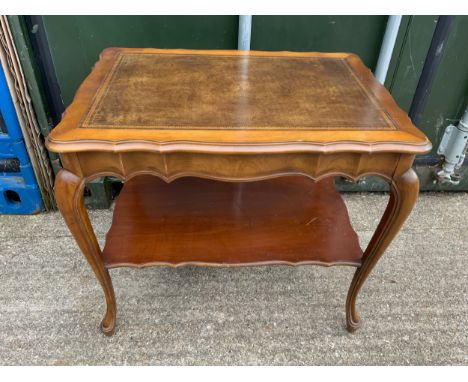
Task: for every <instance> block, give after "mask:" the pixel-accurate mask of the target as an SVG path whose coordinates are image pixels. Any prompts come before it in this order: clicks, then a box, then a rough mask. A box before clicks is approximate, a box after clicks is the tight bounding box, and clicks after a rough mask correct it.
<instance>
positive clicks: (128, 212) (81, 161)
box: [46, 48, 431, 335]
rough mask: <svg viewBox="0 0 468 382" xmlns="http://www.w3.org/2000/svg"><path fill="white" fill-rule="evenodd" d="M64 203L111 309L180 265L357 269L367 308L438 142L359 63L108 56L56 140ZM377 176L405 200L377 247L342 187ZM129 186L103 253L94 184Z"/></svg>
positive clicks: (206, 55)
mask: <svg viewBox="0 0 468 382" xmlns="http://www.w3.org/2000/svg"><path fill="white" fill-rule="evenodd" d="M46 145H47V148H48V149H49V150H51V151H55V152H58V153H59V154H60V159H61V162H62V165H63V168H62V169H61V170H60V171H59V173H58V174H57V176H56V180H55V195H56V199H57V205H58V207H59V209H60V211H61V213H62V215H63V217H64V220H65V222H66V223H67V225H68V227H69V229H70V231H71V232H72V234H73V236H74V238H75V240H76V242H77V244H78V245H79V247H80V249H81V251H82V252H83V254H84V255H85V257H86V259H87V260H88V262H89V264H90V265H91V267H92V269H93V271H94V273H95V275H96V277H97V279H98V280H99V282H100V284H101V286H102V288H103V291H104V295H105V298H106V313H105V316H104V319H103V320H102V323H101V328H102V331H103V332H104V333H105V334H107V335H111V334H113V333H114V330H115V325H116V301H115V294H114V289H113V285H112V280H111V277H110V274H109V269H111V268H115V267H122V266H129V267H136V268H141V267H146V266H154V265H165V266H171V267H177V266H182V265H207V266H245V265H270V264H286V265H302V264H317V265H322V266H332V265H348V266H354V267H356V271H355V273H354V277H353V279H352V281H351V285H350V287H349V290H348V297H347V300H346V327H347V329H348V330H349V331H351V332H352V331H355V330H356V329H357V328H358V327H359V326H360V318H359V315H358V313H357V311H356V307H355V303H356V298H357V295H358V293H359V291H360V289H361V287H362V285H363V284H364V282H365V280H366V279H367V276H368V275H369V273H370V272H371V271H372V269H373V268H374V266H375V265H376V263H377V262H378V260H379V258H380V257H381V256H382V255H383V253H384V251H385V250H386V248H387V247H388V246H389V245H390V243H391V242H392V240H393V238H394V237H395V236H396V235H397V233H398V231H399V229H400V228H401V226H402V225H403V223H404V222H405V220H406V218H407V217H408V216H409V214H410V212H411V210H412V208H413V206H414V204H415V202H416V199H417V195H418V192H419V180H418V177H417V175H416V173H415V172H414V170H413V169H412V164H413V161H414V158H415V155H417V154H423V153H426V152H428V151H429V150H430V149H431V143H430V142H429V140H428V139H427V137H426V136H425V135H424V134H423V133H422V132H421V131H419V130H418V129H417V128H416V127H415V126H414V125H413V124H412V123H411V121H410V119H409V118H408V116H407V115H406V114H405V113H404V112H403V111H402V110H401V109H400V108H399V107H398V106H397V105H396V103H395V101H394V100H393V98H392V97H391V95H390V94H389V92H388V91H387V90H386V89H385V87H384V86H382V85H381V84H380V83H379V82H378V81H377V80H376V79H375V78H374V77H373V75H372V73H371V71H370V70H369V69H368V68H366V67H365V65H364V64H363V63H362V61H361V60H360V59H359V57H357V56H356V55H354V54H349V53H314V52H303V53H298V52H260V51H249V52H241V51H213V50H202V51H195V50H182V49H176V50H170V49H133V48H132V49H130V48H108V49H106V50H105V51H104V52H103V53H102V54H101V56H100V59H99V61H98V62H97V63H96V65H95V66H94V68H93V70H92V71H91V73H90V74H89V76H88V77H87V78H86V79H85V80H84V82H83V84H82V85H81V86H80V88H79V90H78V91H77V93H76V96H75V98H74V100H73V102H72V103H71V105H70V106H69V107H68V108H67V109H66V112H65V113H64V116H63V119H62V121H61V122H60V123H59V125H58V126H57V127H56V128H55V129H54V130H53V131H52V132H51V133H50V134H49V136H48V137H47V139H46ZM368 175H376V176H379V177H381V178H383V179H384V180H385V181H386V182H387V183H388V184H389V186H390V199H389V202H388V205H387V208H386V210H385V212H384V215H383V217H382V219H381V221H380V223H379V224H378V227H377V229H376V231H375V233H374V234H373V236H372V238H371V240H370V242H369V244H368V246H367V248H365V250H363V249H361V246H360V244H359V238H358V236H357V234H356V232H355V231H354V229H353V227H352V225H351V223H350V220H349V215H348V212H347V209H346V206H345V203H344V201H343V199H342V198H341V196H340V194H339V193H338V192H337V190H336V188H335V185H334V182H333V176H345V177H347V178H350V179H352V180H358V179H360V178H362V177H364V176H368ZM101 176H115V177H118V178H120V179H121V180H123V181H124V186H123V188H122V190H121V192H120V194H119V196H118V198H117V199H116V206H115V209H114V214H113V221H112V225H111V228H110V230H109V232H108V234H107V237H106V243H105V246H104V248H103V249H101V247H100V246H99V243H98V241H97V239H96V235H95V233H94V230H93V227H92V225H91V222H90V219H89V216H88V213H87V211H86V208H85V205H84V196H83V194H84V188H85V183H86V182H89V181H91V180H93V179H95V178H97V177H101Z"/></svg>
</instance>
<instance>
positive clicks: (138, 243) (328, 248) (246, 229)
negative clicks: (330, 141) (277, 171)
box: [103, 175, 362, 267]
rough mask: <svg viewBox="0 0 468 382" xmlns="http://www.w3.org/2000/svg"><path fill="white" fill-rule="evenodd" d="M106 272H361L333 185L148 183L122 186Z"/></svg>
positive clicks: (143, 179)
mask: <svg viewBox="0 0 468 382" xmlns="http://www.w3.org/2000/svg"><path fill="white" fill-rule="evenodd" d="M103 255H104V261H105V263H106V266H107V267H119V266H134V267H142V266H150V265H170V266H180V265H186V264H193V265H211V266H233V265H254V264H257V265H261V264H281V263H282V264H289V265H299V264H307V263H315V264H320V265H338V264H342V265H354V266H359V265H361V257H362V251H361V248H360V247H359V242H358V237H357V235H356V233H355V232H354V230H353V229H352V227H351V224H350V222H349V217H348V212H347V210H346V206H345V204H344V202H343V200H342V199H341V196H340V194H339V193H338V192H337V191H336V189H335V185H334V182H333V178H327V179H324V180H322V181H320V182H317V183H314V182H313V181H312V180H311V179H308V178H305V177H298V176H295V177H282V178H277V179H270V180H263V181H259V182H249V183H227V182H219V181H213V180H205V179H199V178H191V177H186V178H181V179H178V180H176V181H174V182H172V183H170V184H167V183H165V182H164V181H162V180H161V179H158V178H156V177H153V176H151V175H141V176H136V177H134V178H132V179H131V180H130V181H128V182H127V183H125V185H124V188H123V189H122V191H121V193H120V195H119V197H118V199H117V203H116V207H115V211H114V218H113V222H112V227H111V229H110V231H109V233H108V234H107V238H106V245H105V247H104V250H103Z"/></svg>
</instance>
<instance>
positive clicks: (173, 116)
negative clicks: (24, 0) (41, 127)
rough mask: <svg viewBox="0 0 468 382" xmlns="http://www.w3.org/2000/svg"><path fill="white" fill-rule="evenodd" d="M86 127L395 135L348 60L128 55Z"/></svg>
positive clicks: (94, 105)
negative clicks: (386, 132)
mask: <svg viewBox="0 0 468 382" xmlns="http://www.w3.org/2000/svg"><path fill="white" fill-rule="evenodd" d="M81 127H84V128H115V129H118V128H124V129H245V130H257V129H267V130H268V129H273V130H277V129H281V130H282V129H284V130H288V129H306V130H349V129H359V130H362V129H371V130H396V129H397V127H396V124H395V123H394V122H393V121H392V120H391V118H390V117H389V116H388V115H387V114H386V112H385V111H384V110H383V108H382V106H381V105H380V104H379V103H378V101H377V100H376V99H375V98H374V97H373V95H372V94H371V93H370V92H369V91H368V90H367V89H366V88H365V86H364V85H363V84H362V83H361V81H360V80H359V78H358V77H357V76H356V75H355V73H354V72H353V69H352V68H351V67H350V66H349V65H348V63H347V61H346V60H344V59H340V58H331V57H291V56H282V57H281V56H275V57H274V56H228V55H221V56H220V55H196V54H159V53H154V54H151V53H150V54H148V53H145V54H139V53H122V54H121V55H120V56H119V57H118V58H117V60H116V62H115V64H114V65H113V67H112V69H111V71H110V72H109V74H108V75H107V76H106V78H105V79H104V81H103V82H102V84H101V85H100V87H99V89H98V91H97V93H96V96H95V98H94V100H93V103H92V105H91V107H90V109H89V111H88V113H87V115H86V117H85V118H84V120H83V122H82V124H81Z"/></svg>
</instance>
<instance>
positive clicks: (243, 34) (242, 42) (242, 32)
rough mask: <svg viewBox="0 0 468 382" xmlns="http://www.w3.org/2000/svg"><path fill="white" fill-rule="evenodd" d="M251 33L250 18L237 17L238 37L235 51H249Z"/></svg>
mask: <svg viewBox="0 0 468 382" xmlns="http://www.w3.org/2000/svg"><path fill="white" fill-rule="evenodd" d="M251 32H252V16H251V15H250V16H249V15H247V16H239V35H238V38H237V49H239V50H250V35H251Z"/></svg>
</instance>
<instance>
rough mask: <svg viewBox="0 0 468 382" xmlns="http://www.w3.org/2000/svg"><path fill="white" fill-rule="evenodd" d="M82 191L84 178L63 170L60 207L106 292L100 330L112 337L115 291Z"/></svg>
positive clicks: (59, 178) (57, 188) (57, 183)
mask: <svg viewBox="0 0 468 382" xmlns="http://www.w3.org/2000/svg"><path fill="white" fill-rule="evenodd" d="M83 189H84V179H82V178H80V177H78V176H76V175H75V174H73V173H71V172H70V171H67V170H65V169H62V170H60V172H59V173H58V174H57V177H56V179H55V197H56V199H57V205H58V207H59V209H60V212H61V213H62V215H63V218H64V219H65V222H66V223H67V225H68V228H69V229H70V231H71V232H72V234H73V236H74V238H75V240H76V242H77V243H78V245H79V247H80V249H81V251H82V252H83V254H84V255H85V256H86V259H87V260H88V262H89V264H90V265H91V268H92V269H93V271H94V273H95V275H96V277H97V279H98V280H99V282H100V283H101V286H102V289H103V290H104V295H105V298H106V304H107V310H106V314H105V316H104V318H103V320H102V322H101V329H102V331H103V333H104V334H106V335H108V336H111V335H112V334H114V330H115V319H116V303H115V295H114V288H113V286H112V281H111V278H110V275H109V272H108V270H107V268H106V267H105V265H104V261H103V258H102V253H101V249H100V247H99V244H98V242H97V240H96V236H95V234H94V230H93V227H92V225H91V222H90V221H89V216H88V213H87V211H86V208H85V205H84V196H83Z"/></svg>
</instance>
